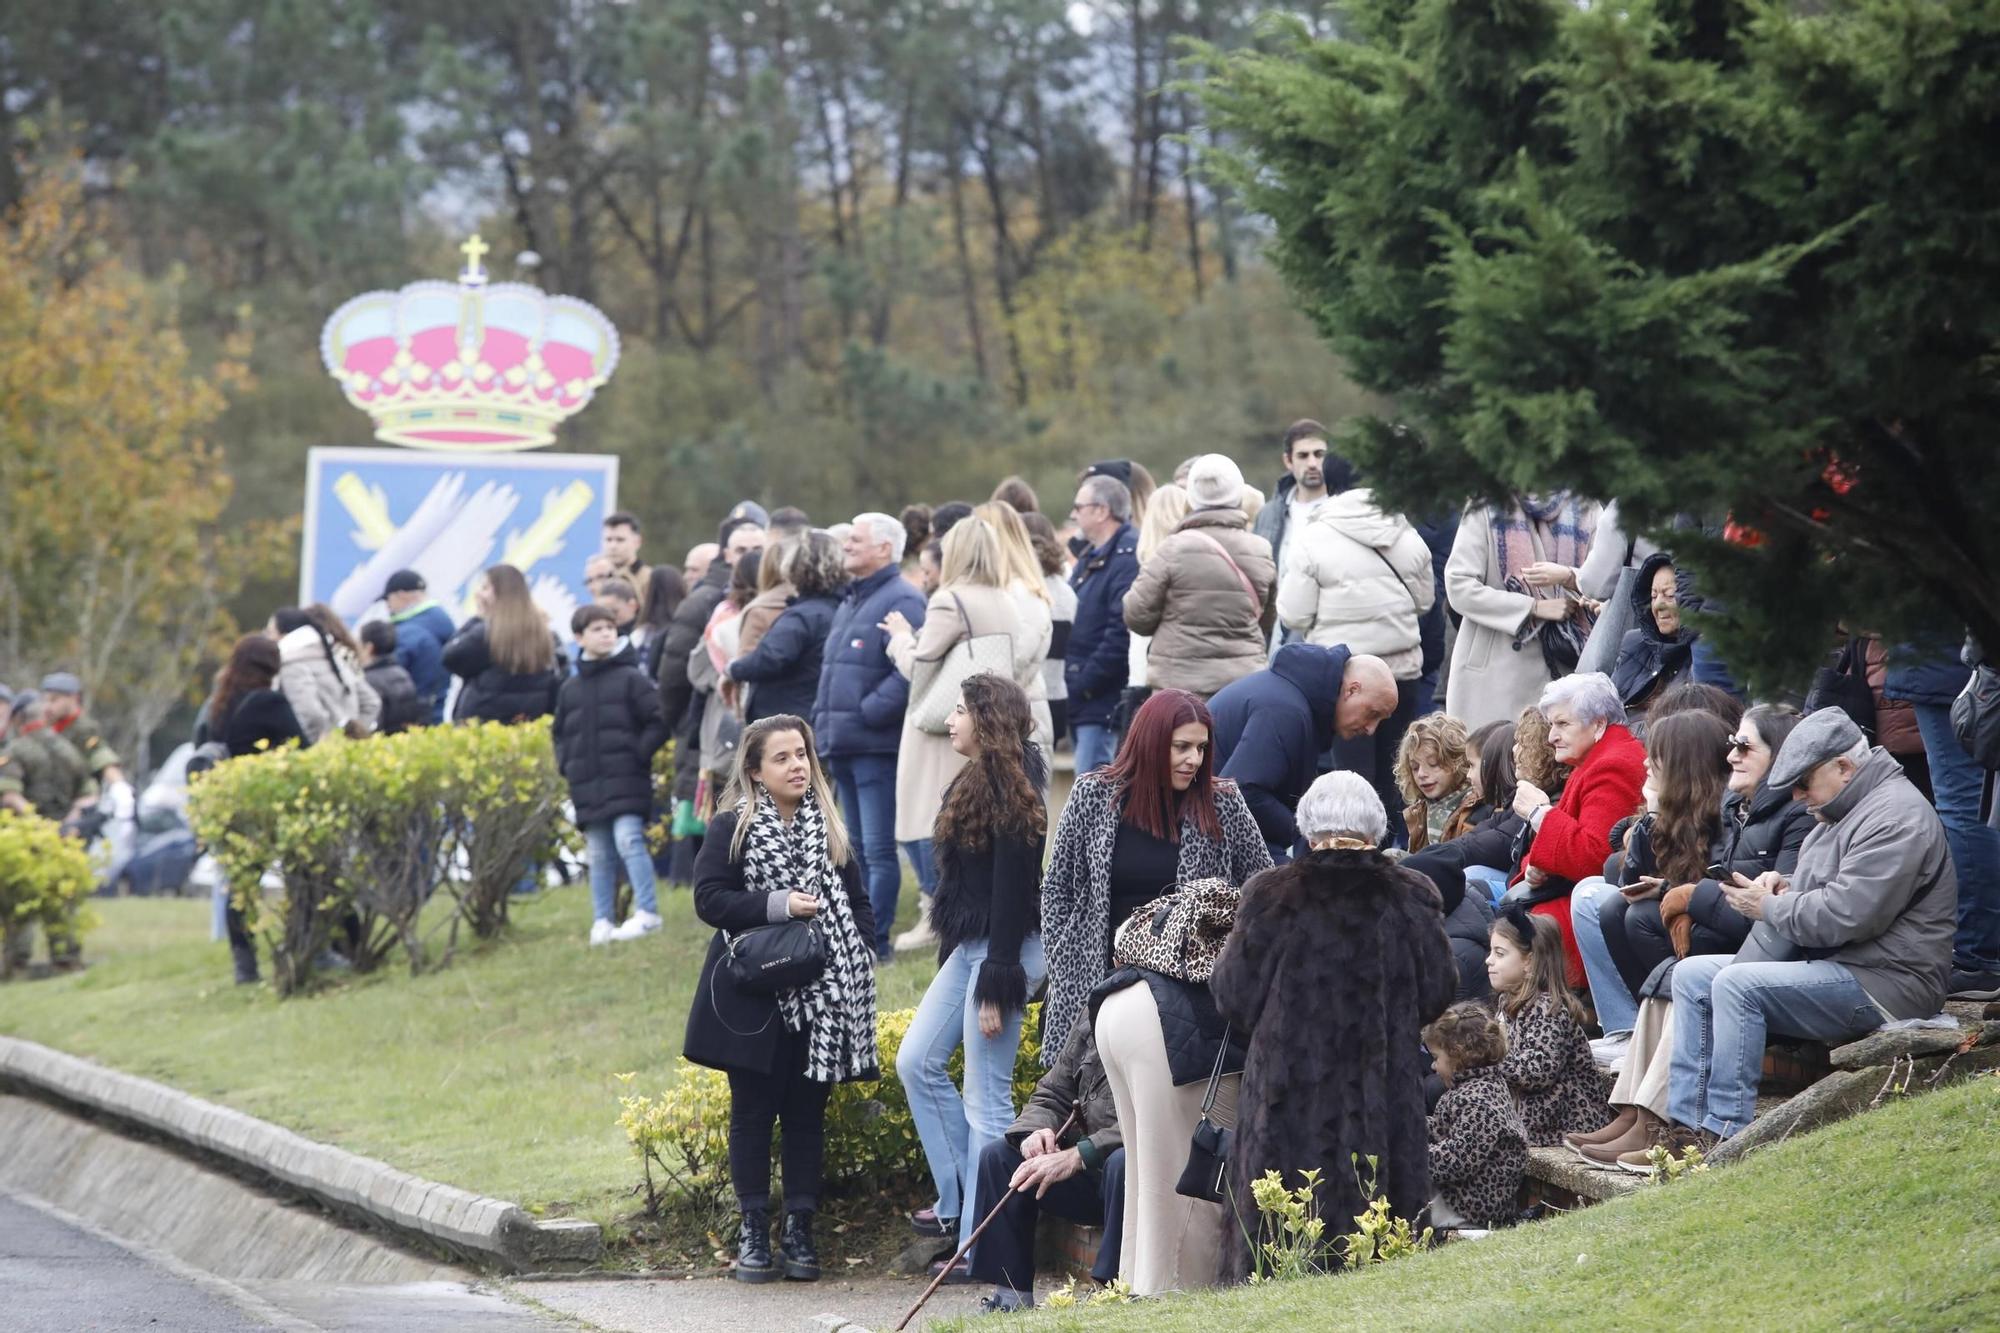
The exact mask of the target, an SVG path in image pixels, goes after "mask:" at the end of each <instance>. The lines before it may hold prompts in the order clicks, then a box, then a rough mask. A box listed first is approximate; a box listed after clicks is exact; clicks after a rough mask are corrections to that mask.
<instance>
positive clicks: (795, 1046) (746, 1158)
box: [729, 1018, 833, 1212]
mask: <svg viewBox="0 0 2000 1333" xmlns="http://www.w3.org/2000/svg"><path fill="white" fill-rule="evenodd" d="M775 1021H776V1022H777V1023H778V1024H779V1025H781V1026H782V1025H783V1023H784V1021H785V1020H784V1019H783V1018H778V1019H776V1020H775ZM774 1067H775V1068H776V1069H778V1070H780V1071H782V1072H780V1073H777V1074H753V1073H748V1072H746V1071H744V1070H740V1069H732V1070H730V1071H729V1177H730V1179H731V1180H733V1181H734V1182H735V1183H736V1205H737V1207H739V1208H741V1209H743V1210H744V1211H746V1212H747V1211H749V1210H750V1209H753V1208H763V1209H768V1208H769V1207H770V1206H771V1132H772V1129H773V1127H774V1125H775V1124H776V1123H777V1122H780V1121H782V1122H783V1124H784V1126H785V1140H784V1146H783V1152H784V1159H785V1160H784V1172H785V1179H784V1183H785V1211H786V1212H811V1211H813V1210H814V1209H815V1208H817V1207H818V1206H819V1183H820V1170H821V1164H822V1163H823V1162H824V1160H825V1157H826V1099H827V1094H828V1093H830V1092H831V1091H832V1090H833V1089H832V1088H831V1087H830V1086H829V1085H827V1084H825V1083H817V1082H814V1081H813V1080H812V1079H809V1078H807V1077H806V1072H805V1071H806V1038H805V1035H804V1034H803V1033H798V1032H793V1031H791V1030H790V1029H789V1028H787V1029H785V1030H784V1031H783V1032H782V1033H781V1034H780V1035H779V1037H778V1058H777V1061H776V1063H775V1065H774Z"/></svg>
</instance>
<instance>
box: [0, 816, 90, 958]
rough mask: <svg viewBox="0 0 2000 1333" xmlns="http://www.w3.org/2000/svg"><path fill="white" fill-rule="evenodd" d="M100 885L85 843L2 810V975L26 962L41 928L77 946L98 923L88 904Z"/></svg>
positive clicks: (54, 938) (54, 940)
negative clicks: (96, 884)
mask: <svg viewBox="0 0 2000 1333" xmlns="http://www.w3.org/2000/svg"><path fill="white" fill-rule="evenodd" d="M94 882H95V876H93V875H92V874H91V870H90V858H89V857H88V856H86V855H84V851H83V845H82V844H81V843H79V842H77V841H76V839H74V838H65V837H63V836H62V831H61V830H60V829H59V828H58V827H57V826H56V825H55V824H54V823H53V822H51V821H49V820H46V819H43V818H42V817H41V816H40V815H23V814H16V813H14V812H13V811H11V810H0V977H5V976H8V975H10V973H11V971H12V968H13V964H14V963H15V961H16V960H21V961H25V960H26V958H27V955H28V949H29V947H30V945H31V944H32V941H31V940H30V939H29V938H27V937H28V936H29V935H30V934H31V932H33V930H34V928H35V927H36V926H40V927H41V928H42V933H43V934H44V935H46V936H47V937H48V939H49V942H50V945H51V948H50V952H51V953H52V954H53V953H54V952H55V951H56V950H55V946H56V945H57V944H58V942H65V943H66V942H74V941H76V940H77V939H78V938H79V937H80V936H81V935H82V933H83V932H84V931H85V930H88V929H89V928H90V926H91V925H92V924H93V922H92V919H91V914H90V912H89V910H88V909H87V908H85V907H84V906H83V900H84V899H85V898H87V897H89V896H90V891H91V888H92V886H93V884H94Z"/></svg>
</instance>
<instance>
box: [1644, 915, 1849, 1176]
mask: <svg viewBox="0 0 2000 1333" xmlns="http://www.w3.org/2000/svg"><path fill="white" fill-rule="evenodd" d="M1883 1022H1884V1019H1883V1015H1882V1011H1881V1010H1880V1009H1877V1008H1876V1007H1875V1002H1874V1001H1873V1000H1870V999H1869V998H1868V992H1867V991H1865V990H1863V989H1861V983H1860V982H1858V981H1856V980H1855V979H1854V974H1853V973H1852V972H1850V971H1848V970H1847V969H1846V968H1845V967H1842V966H1841V965H1840V964H1839V963H1836V962H1833V961H1831V960H1829V959H1824V958H1821V959H1816V960H1814V961H1811V962H1803V961H1802V962H1796V963H1738V962H1735V961H1733V960H1732V959H1730V958H1728V957H1726V956H1724V955H1722V954H1698V955H1696V956H1695V957H1693V958H1683V959H1682V960H1681V961H1680V963H1679V964H1678V965H1676V966H1675V968H1674V1036H1673V1056H1672V1062H1671V1063H1670V1064H1669V1065H1668V1074H1667V1114H1669V1115H1670V1116H1672V1117H1673V1118H1674V1120H1675V1121H1676V1122H1678V1123H1679V1124H1683V1125H1687V1126H1689V1127H1690V1128H1694V1129H1706V1130H1709V1131H1711V1132H1712V1133H1715V1134H1720V1135H1722V1136H1723V1137H1724V1138H1727V1137H1729V1136H1730V1135H1731V1134H1734V1133H1736V1132H1738V1131H1739V1130H1741V1129H1743V1128H1744V1127H1745V1126H1747V1125H1748V1124H1749V1123H1750V1122H1751V1121H1752V1120H1753V1119H1755V1118H1756V1115H1757V1080H1758V1079H1759V1078H1760V1077H1762V1075H1763V1072H1764V1038H1765V1034H1766V1033H1767V1032H1769V1033H1776V1034H1777V1035H1779V1036H1784V1037H1806V1038H1810V1039H1812V1040H1814V1041H1827V1042H1834V1041H1842V1040H1846V1039H1849V1038H1853V1037H1858V1036H1860V1035H1861V1034H1862V1033H1864V1032H1873V1031H1874V1030H1875V1029H1876V1028H1878V1027H1881V1026H1882V1024H1883Z"/></svg>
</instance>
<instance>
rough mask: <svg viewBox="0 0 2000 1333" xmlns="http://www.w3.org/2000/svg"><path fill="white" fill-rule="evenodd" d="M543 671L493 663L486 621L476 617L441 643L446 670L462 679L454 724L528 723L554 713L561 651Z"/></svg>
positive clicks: (559, 685) (559, 674) (560, 680)
mask: <svg viewBox="0 0 2000 1333" xmlns="http://www.w3.org/2000/svg"><path fill="white" fill-rule="evenodd" d="M554 656H555V665H554V666H553V667H551V668H549V669H548V670H545V671H529V672H522V673H516V672H511V671H503V670H501V669H500V667H499V666H497V665H496V664H495V663H494V661H493V650H492V648H491V647H489V646H488V644H487V642H486V620H485V618H484V617H483V616H474V617H473V618H472V619H470V620H468V621H466V622H465V623H464V624H463V625H461V626H459V630H458V633H456V634H454V635H452V636H451V642H450V643H448V644H446V645H445V646H444V665H445V670H447V671H449V672H451V674H452V675H454V676H457V677H458V678H459V679H461V680H463V681H464V682H465V684H463V685H462V686H460V687H459V691H458V705H457V707H456V708H454V709H453V710H452V715H451V716H452V721H454V722H530V721H533V720H534V719H535V718H538V717H547V716H548V715H549V714H550V713H553V712H555V711H556V691H557V690H558V689H559V688H561V686H562V677H563V673H562V665H563V655H562V651H561V649H560V648H559V647H558V648H557V649H556V651H555V655H554Z"/></svg>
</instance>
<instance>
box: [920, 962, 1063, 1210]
mask: <svg viewBox="0 0 2000 1333" xmlns="http://www.w3.org/2000/svg"><path fill="white" fill-rule="evenodd" d="M986 946H987V941H985V940H967V941H966V942H965V943H963V944H961V945H959V946H958V947H957V948H956V949H953V950H952V951H951V956H950V957H948V958H946V959H945V960H944V965H943V966H942V967H940V968H938V973H937V976H936V977H934V978H933V979H932V981H931V985H930V989H929V990H927V991H925V992H924V998H923V999H922V1000H921V1001H920V1002H919V1003H918V1004H917V1014H916V1017H915V1018H912V1019H911V1020H910V1027H909V1031H907V1032H905V1033H904V1034H903V1044H902V1046H901V1047H900V1048H899V1049H898V1050H897V1052H896V1077H897V1078H899V1079H901V1080H902V1082H903V1093H904V1095H905V1096H907V1097H908V1098H909V1099H910V1118H911V1119H913V1120H915V1121H916V1122H917V1138H918V1139H919V1140H921V1141H922V1143H923V1145H924V1157H925V1158H926V1159H927V1160H928V1161H929V1162H930V1167H931V1179H932V1180H933V1181H934V1182H935V1183H936V1185H937V1191H938V1197H937V1215H938V1216H939V1217H941V1218H953V1217H956V1218H960V1219H963V1220H967V1221H970V1222H971V1223H972V1225H974V1226H977V1225H978V1224H979V1217H980V1214H979V1212H978V1203H977V1201H976V1200H975V1199H974V1198H973V1196H974V1195H975V1194H976V1193H977V1192H978V1191H977V1176H978V1170H979V1154H980V1153H981V1151H983V1150H984V1149H985V1147H986V1145H987V1144H989V1143H991V1142H993V1141H994V1140H995V1139H998V1138H1000V1137H1001V1136H1003V1135H1004V1134H1005V1133H1006V1132H1007V1126H1008V1125H1009V1124H1011V1123H1012V1122H1013V1119H1014V1086H1013V1085H1014V1057H1015V1055H1016V1054H1017V1053H1018V1052H1019V1051H1020V1048H1021V1019H1022V1015H1021V1014H1020V1013H1018V1012H1017V1013H1012V1014H1008V1015H1006V1016H1005V1017H1004V1019H1003V1020H1002V1022H1001V1025H1000V1035H999V1036H997V1037H993V1038H991V1039H990V1040H989V1039H988V1038H986V1037H982V1036H980V1035H979V1006H978V1005H977V1004H975V1003H974V1002H973V999H972V987H973V984H974V983H975V982H976V981H978V979H979V965H980V964H981V963H983V962H985V961H986ZM1021 966H1022V967H1023V968H1025V969H1026V970H1027V973H1028V992H1029V994H1033V993H1034V990H1035V988H1036V987H1037V986H1039V985H1040V984H1041V981H1042V978H1043V977H1044V976H1046V975H1047V973H1048V964H1047V962H1046V960H1045V958H1044V956H1043V953H1042V937H1041V936H1039V935H1030V936H1028V938H1027V939H1025V940H1023V941H1021ZM961 1045H963V1046H964V1047H965V1095H964V1096H963V1097H961V1096H960V1095H959V1091H958V1089H957V1088H955V1087H953V1086H952V1082H951V1075H950V1074H949V1073H947V1072H946V1070H945V1066H946V1065H948V1064H949V1063H950V1062H951V1056H952V1052H953V1051H956V1050H957V1049H958V1048H959V1047H960V1046H961Z"/></svg>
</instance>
